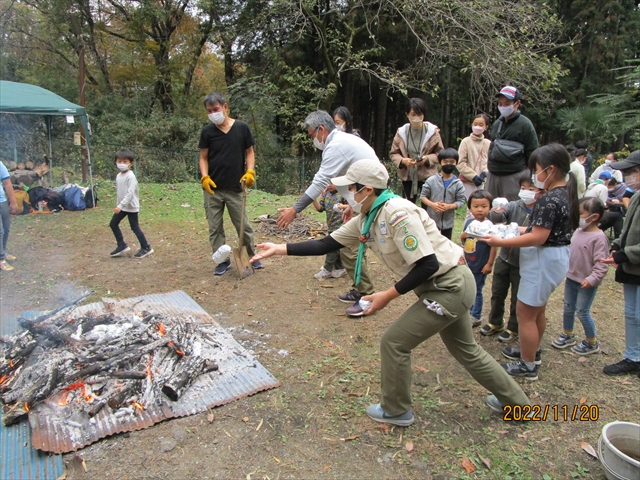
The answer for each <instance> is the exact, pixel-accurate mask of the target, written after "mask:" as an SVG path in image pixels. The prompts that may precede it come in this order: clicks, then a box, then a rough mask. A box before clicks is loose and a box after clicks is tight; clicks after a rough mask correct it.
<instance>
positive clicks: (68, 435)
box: [29, 291, 280, 453]
mask: <svg viewBox="0 0 640 480" xmlns="http://www.w3.org/2000/svg"><path fill="white" fill-rule="evenodd" d="M114 309H115V310H117V309H126V310H127V311H129V312H130V311H133V312H136V313H138V312H143V311H148V312H154V313H163V314H167V315H171V316H180V315H185V314H189V315H191V316H193V317H195V318H196V319H197V320H198V321H201V322H202V323H209V324H211V325H212V329H214V330H213V331H214V332H215V338H216V341H218V343H220V348H219V349H216V354H215V355H216V356H215V360H216V363H217V364H218V365H219V366H220V369H219V370H218V371H214V372H210V373H207V374H204V375H201V376H200V377H199V378H198V380H196V382H195V383H194V384H193V385H192V386H191V387H190V388H189V389H188V390H187V391H186V392H185V393H184V394H183V395H182V397H180V399H179V400H178V401H176V402H172V401H171V400H169V399H168V398H166V397H163V398H162V399H161V401H160V404H155V405H151V406H148V407H147V408H146V409H145V410H143V411H137V412H136V413H135V414H131V415H125V416H121V417H116V415H115V414H114V412H112V411H111V410H110V409H109V408H103V409H102V410H101V411H100V412H99V413H98V414H97V415H96V416H95V417H93V418H92V419H90V418H89V417H88V416H87V415H86V414H82V415H80V414H79V413H78V412H77V411H74V412H72V413H69V412H68V411H67V410H69V409H66V410H65V409H64V407H60V406H59V405H58V402H57V400H56V397H55V396H54V397H51V398H49V399H47V400H46V401H45V402H43V403H41V404H39V405H37V406H36V407H34V408H33V409H32V410H31V411H30V412H29V423H30V425H31V430H32V432H31V438H32V445H33V446H34V447H35V448H37V449H39V450H43V451H45V452H53V453H66V452H71V451H75V450H77V449H79V448H82V447H84V446H86V445H89V444H91V443H93V442H95V441H97V440H99V439H101V438H104V437H106V436H109V435H113V434H115V433H120V432H130V431H134V430H141V429H144V428H147V427H149V426H151V425H153V424H155V423H158V422H161V421H163V420H166V419H169V418H174V417H184V416H187V415H194V414H196V413H200V412H203V411H206V410H207V409H209V408H212V407H216V406H219V405H224V404H226V403H230V402H232V401H234V400H237V399H239V398H243V397H246V396H249V395H253V394H254V393H257V392H260V391H263V390H267V389H270V388H275V387H277V386H279V385H280V382H279V381H278V380H277V379H276V378H275V377H274V376H273V375H271V373H269V371H268V370H267V369H266V368H264V367H263V366H262V365H261V364H260V363H259V362H258V361H257V360H256V359H255V358H254V357H253V356H252V355H251V354H250V353H249V352H248V351H247V350H245V348H244V347H242V345H240V344H239V343H238V342H236V340H234V338H233V337H232V336H231V334H229V333H228V332H227V331H226V330H224V329H223V328H222V327H221V326H220V325H219V324H218V323H217V322H215V320H213V318H211V317H210V316H209V314H207V312H206V311H205V310H203V309H202V307H200V305H198V304H197V303H196V302H195V301H194V300H193V299H192V298H191V297H189V296H188V295H187V294H186V293H185V292H183V291H175V292H171V293H166V294H152V295H144V296H142V297H137V298H130V299H126V300H119V301H116V300H111V299H104V300H103V302H100V303H93V304H89V305H84V306H81V307H78V308H77V309H76V310H75V312H74V313H73V314H74V315H75V313H78V314H82V313H86V312H88V311H93V312H95V313H98V314H99V313H103V312H106V311H111V310H114ZM68 415H70V416H68ZM73 415H75V416H73Z"/></svg>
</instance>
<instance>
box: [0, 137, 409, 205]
mask: <svg viewBox="0 0 640 480" xmlns="http://www.w3.org/2000/svg"><path fill="white" fill-rule="evenodd" d="M9 133H10V134H9ZM121 148H127V149H129V150H131V151H132V152H133V153H134V155H135V158H136V161H135V174H136V176H137V178H138V181H140V182H147V183H179V182H189V181H198V180H199V178H200V172H199V168H198V160H199V155H200V151H199V150H198V149H197V148H171V147H151V146H142V145H137V146H131V145H126V146H123V145H112V144H108V143H103V142H99V141H96V142H92V143H91V144H90V145H89V151H90V159H91V167H92V171H93V175H94V176H95V177H101V178H104V179H111V178H113V177H114V176H115V175H116V173H117V169H116V167H115V153H116V152H117V151H118V150H119V149H121ZM283 150H284V149H283ZM45 156H46V157H47V159H49V161H50V165H51V166H52V167H53V169H54V171H55V172H56V175H55V176H54V178H53V182H52V183H54V185H53V186H56V185H57V184H60V183H61V182H62V172H63V171H64V172H66V173H67V174H69V177H71V178H79V175H80V173H81V168H82V167H81V166H82V147H80V146H78V145H74V142H73V140H72V139H70V138H66V137H56V136H53V137H52V138H51V154H50V151H49V140H48V138H47V137H46V135H42V134H40V135H38V134H33V133H20V132H15V131H13V132H6V131H4V132H1V133H0V161H3V162H5V163H6V162H7V161H15V162H16V163H26V162H27V161H31V162H33V163H34V164H36V165H37V164H40V163H42V162H43V161H45ZM320 162H321V156H320V152H318V153H317V154H315V155H313V156H295V155H291V154H283V155H264V154H262V153H261V152H260V149H259V146H256V173H257V178H256V186H255V188H257V189H259V190H262V191H265V192H268V193H272V194H275V195H297V194H299V193H301V192H302V191H304V190H305V188H306V187H307V186H308V185H309V184H310V183H311V181H312V180H313V176H314V175H315V173H316V172H317V171H318V168H319V167H320ZM387 167H388V170H389V174H390V176H391V185H390V186H391V187H392V188H393V189H394V190H395V191H396V192H398V190H399V189H398V188H397V187H398V184H399V182H398V181H397V176H396V175H395V168H389V165H387Z"/></svg>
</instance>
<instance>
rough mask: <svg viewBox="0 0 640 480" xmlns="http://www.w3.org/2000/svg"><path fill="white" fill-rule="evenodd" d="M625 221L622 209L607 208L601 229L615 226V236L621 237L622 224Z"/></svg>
mask: <svg viewBox="0 0 640 480" xmlns="http://www.w3.org/2000/svg"><path fill="white" fill-rule="evenodd" d="M623 223H624V214H623V213H622V212H621V211H619V210H618V211H616V210H613V211H611V210H607V211H606V212H604V215H603V216H602V220H600V224H599V225H598V227H600V230H602V231H606V230H607V229H609V228H611V227H613V236H614V238H619V237H620V234H621V233H622V224H623Z"/></svg>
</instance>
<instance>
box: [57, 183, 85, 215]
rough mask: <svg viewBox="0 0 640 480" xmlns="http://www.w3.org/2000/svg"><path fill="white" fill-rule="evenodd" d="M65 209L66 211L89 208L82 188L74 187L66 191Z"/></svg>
mask: <svg viewBox="0 0 640 480" xmlns="http://www.w3.org/2000/svg"><path fill="white" fill-rule="evenodd" d="M63 195H64V208H65V209H66V210H84V209H85V208H87V206H86V204H85V202H84V195H83V194H82V190H80V187H77V186H73V187H70V188H67V189H66V190H65V191H64V194H63Z"/></svg>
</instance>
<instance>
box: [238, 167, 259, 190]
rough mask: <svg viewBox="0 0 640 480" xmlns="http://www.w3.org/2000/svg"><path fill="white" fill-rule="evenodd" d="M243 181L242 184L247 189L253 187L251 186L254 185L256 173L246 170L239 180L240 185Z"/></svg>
mask: <svg viewBox="0 0 640 480" xmlns="http://www.w3.org/2000/svg"><path fill="white" fill-rule="evenodd" d="M243 180H244V184H245V185H246V186H247V188H251V187H253V185H254V184H255V183H256V172H255V171H253V170H251V169H250V168H249V169H248V170H247V173H245V174H244V175H243V176H242V177H241V178H240V183H242V181H243Z"/></svg>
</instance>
